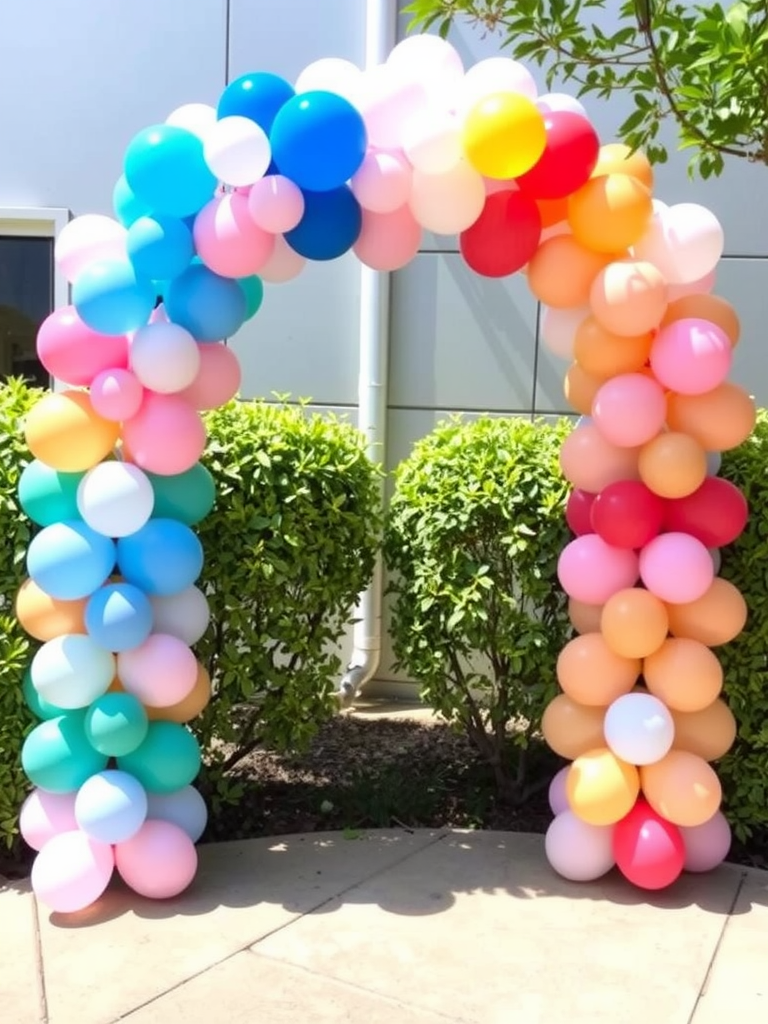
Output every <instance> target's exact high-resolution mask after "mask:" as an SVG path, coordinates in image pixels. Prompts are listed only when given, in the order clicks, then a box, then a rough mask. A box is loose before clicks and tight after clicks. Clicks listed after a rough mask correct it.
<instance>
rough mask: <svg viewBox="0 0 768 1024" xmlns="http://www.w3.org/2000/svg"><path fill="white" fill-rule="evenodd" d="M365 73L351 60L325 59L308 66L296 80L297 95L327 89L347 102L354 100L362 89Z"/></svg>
mask: <svg viewBox="0 0 768 1024" xmlns="http://www.w3.org/2000/svg"><path fill="white" fill-rule="evenodd" d="M362 83H363V72H362V71H361V70H360V68H359V67H358V66H357V64H353V63H352V61H350V60H342V59H341V58H340V57H324V58H322V59H321V60H315V61H313V62H312V63H311V64H308V65H307V66H306V67H305V68H304V70H303V71H302V72H301V74H300V75H299V77H298V78H297V79H296V86H295V88H296V94H297V95H299V94H301V93H303V92H315V91H316V90H318V89H326V90H328V92H335V93H336V94H337V95H338V96H343V97H344V98H345V99H347V100H354V99H355V97H356V96H359V94H360V91H361V89H362Z"/></svg>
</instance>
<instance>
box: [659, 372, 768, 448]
mask: <svg viewBox="0 0 768 1024" xmlns="http://www.w3.org/2000/svg"><path fill="white" fill-rule="evenodd" d="M667 407H668V412H667V424H668V426H669V429H670V430H677V431H680V432H681V433H684V434H690V435H691V437H693V438H695V439H696V440H697V441H698V442H699V444H700V445H701V446H702V447H703V448H705V449H706V450H707V451H710V452H726V451H729V450H730V449H731V448H738V446H739V445H740V444H743V442H744V441H746V440H747V438H748V437H749V435H750V434H751V433H752V429H753V427H754V425H755V419H756V418H757V413H756V411H755V403H754V401H753V400H752V399H751V398H750V396H749V395H748V394H747V392H746V391H745V390H744V388H740V387H739V386H738V384H731V383H730V382H729V381H725V383H723V384H720V385H718V387H716V388H714V389H713V390H712V391H707V392H706V394H704V395H678V394H673V395H670V396H669V401H668V403H667Z"/></svg>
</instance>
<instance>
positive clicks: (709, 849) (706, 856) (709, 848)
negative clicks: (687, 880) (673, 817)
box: [680, 811, 731, 873]
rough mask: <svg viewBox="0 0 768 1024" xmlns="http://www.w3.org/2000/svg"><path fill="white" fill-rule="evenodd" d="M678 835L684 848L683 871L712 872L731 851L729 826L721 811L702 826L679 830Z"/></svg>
mask: <svg viewBox="0 0 768 1024" xmlns="http://www.w3.org/2000/svg"><path fill="white" fill-rule="evenodd" d="M680 835H681V836H682V837H683V845H684V846H685V864H684V865H683V870H684V871H692V872H697V873H699V872H703V871H713V870H714V869H715V868H716V867H717V866H718V864H722V862H723V861H724V860H725V858H726V857H727V856H728V852H729V851H730V849H731V826H730V825H729V824H728V822H727V820H726V818H725V815H724V814H723V813H722V811H717V813H716V814H715V815H714V817H712V818H710V819H709V821H705V822H704V824H703V825H695V826H694V827H692V828H681V829H680Z"/></svg>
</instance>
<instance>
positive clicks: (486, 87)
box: [454, 57, 537, 114]
mask: <svg viewBox="0 0 768 1024" xmlns="http://www.w3.org/2000/svg"><path fill="white" fill-rule="evenodd" d="M498 93H517V94H518V95H521V96H525V97H526V98H527V99H529V100H535V99H536V95H537V89H536V82H535V81H534V78H533V75H532V74H531V73H530V71H529V70H528V68H526V67H525V65H524V64H521V63H520V62H519V61H516V60H511V59H510V58H509V57H490V58H487V59H486V60H481V61H478V62H477V64H474V65H473V66H472V67H471V68H468V69H467V73H466V74H465V75H464V78H463V79H462V81H461V83H460V84H459V87H458V90H457V95H456V99H455V100H454V103H455V106H456V109H457V110H458V111H459V112H460V113H461V114H465V113H467V112H468V111H469V110H471V109H472V107H474V106H475V104H477V103H478V102H479V101H480V100H483V99H485V98H486V97H487V96H492V95H496V94H498Z"/></svg>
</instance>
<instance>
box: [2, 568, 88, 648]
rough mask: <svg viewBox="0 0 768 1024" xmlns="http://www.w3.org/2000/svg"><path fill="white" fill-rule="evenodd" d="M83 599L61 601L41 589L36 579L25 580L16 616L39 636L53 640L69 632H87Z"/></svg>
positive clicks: (19, 595) (34, 634)
mask: <svg viewBox="0 0 768 1024" xmlns="http://www.w3.org/2000/svg"><path fill="white" fill-rule="evenodd" d="M87 604H88V598H84V599H83V600H81V601H58V600H57V599H56V598H55V597H50V596H49V595H48V594H46V593H45V591H44V590H41V589H40V587H38V585H37V584H36V583H35V581H34V580H24V582H23V583H22V585H21V586H20V587H19V592H18V594H17V595H16V618H17V619H18V620H19V625H20V626H21V628H22V629H23V630H24V632H25V633H29V635H30V636H33V637H34V638H35V640H42V641H43V642H45V641H47V640H53V639H55V637H57V636H62V635H64V634H68V633H79V634H82V633H85V632H86V629H85V620H84V616H85V606H86V605H87Z"/></svg>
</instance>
